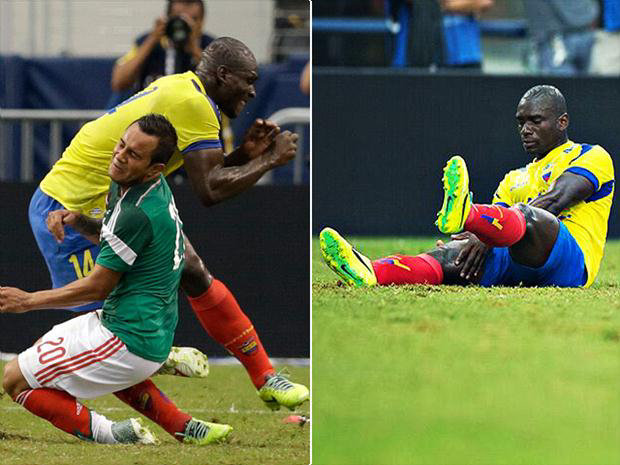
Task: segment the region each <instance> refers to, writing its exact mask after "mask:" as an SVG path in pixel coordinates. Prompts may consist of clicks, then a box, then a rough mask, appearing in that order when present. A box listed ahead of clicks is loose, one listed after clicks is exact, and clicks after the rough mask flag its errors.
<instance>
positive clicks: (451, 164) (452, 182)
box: [435, 155, 471, 234]
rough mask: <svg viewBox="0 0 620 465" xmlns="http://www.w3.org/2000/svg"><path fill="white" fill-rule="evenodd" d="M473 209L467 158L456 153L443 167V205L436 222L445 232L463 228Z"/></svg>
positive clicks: (449, 232) (453, 232)
mask: <svg viewBox="0 0 620 465" xmlns="http://www.w3.org/2000/svg"><path fill="white" fill-rule="evenodd" d="M470 210H471V193H470V192H469V174H468V173H467V165H466V164H465V160H463V159H462V158H461V157H460V156H458V155H455V156H453V157H452V158H450V160H448V163H446V166H445V167H444V169H443V205H442V207H441V210H439V212H438V213H437V221H436V222H435V224H436V225H437V227H438V228H439V230H440V231H441V232H442V233H444V234H456V233H459V232H461V231H462V230H463V228H464V227H465V221H466V220H467V216H468V215H469V211H470Z"/></svg>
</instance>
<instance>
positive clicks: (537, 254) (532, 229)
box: [510, 203, 560, 268]
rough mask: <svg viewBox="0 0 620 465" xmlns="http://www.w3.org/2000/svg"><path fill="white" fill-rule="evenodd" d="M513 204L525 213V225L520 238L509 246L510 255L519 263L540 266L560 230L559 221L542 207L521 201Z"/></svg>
mask: <svg viewBox="0 0 620 465" xmlns="http://www.w3.org/2000/svg"><path fill="white" fill-rule="evenodd" d="M515 206H516V207H517V208H518V209H519V210H521V211H522V212H523V215H525V221H526V224H527V226H526V229H525V235H524V236H523V237H522V238H521V240H520V241H519V242H517V243H516V244H514V245H512V246H510V256H511V257H512V259H513V260H514V261H515V262H517V263H519V264H521V265H525V266H529V267H532V268H538V267H541V266H543V265H544V264H545V263H546V262H547V259H548V258H549V255H550V254H551V250H553V246H554V245H555V240H556V239H557V237H558V233H559V231H560V221H559V220H558V219H557V218H556V217H555V216H553V215H552V214H551V213H549V212H548V211H546V210H543V209H542V208H536V207H532V206H529V205H525V204H521V203H520V204H517V205H515Z"/></svg>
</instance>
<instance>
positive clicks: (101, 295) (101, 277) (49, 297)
mask: <svg viewBox="0 0 620 465" xmlns="http://www.w3.org/2000/svg"><path fill="white" fill-rule="evenodd" d="M121 276H122V273H119V272H118V271H113V270H110V269H109V268H105V267H103V266H101V265H98V264H95V268H94V269H93V271H92V273H91V274H90V275H88V276H87V277H85V278H83V279H78V280H77V281H73V282H71V283H69V284H67V285H66V286H64V287H61V288H58V289H49V290H45V291H37V292H26V291H22V290H21V289H17V288H15V287H0V313H25V312H28V311H30V310H42V309H46V308H62V307H73V306H75V305H81V304H85V303H89V302H94V301H97V300H103V299H105V298H106V297H107V296H108V294H110V292H112V289H114V287H115V286H116V285H117V284H118V282H119V280H120V279H121Z"/></svg>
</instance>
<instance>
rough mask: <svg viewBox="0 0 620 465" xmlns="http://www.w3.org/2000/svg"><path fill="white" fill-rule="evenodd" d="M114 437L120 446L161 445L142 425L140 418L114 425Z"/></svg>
mask: <svg viewBox="0 0 620 465" xmlns="http://www.w3.org/2000/svg"><path fill="white" fill-rule="evenodd" d="M112 436H113V437H114V439H116V441H117V442H118V443H120V444H159V440H158V439H157V438H156V437H155V435H154V434H153V433H152V432H151V430H150V429H148V428H147V427H146V426H144V424H142V419H140V418H130V419H129V420H123V421H116V422H114V423H112Z"/></svg>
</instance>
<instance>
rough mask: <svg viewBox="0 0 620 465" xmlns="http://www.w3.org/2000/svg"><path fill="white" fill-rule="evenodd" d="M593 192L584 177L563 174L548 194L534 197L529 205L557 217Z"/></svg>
mask: <svg viewBox="0 0 620 465" xmlns="http://www.w3.org/2000/svg"><path fill="white" fill-rule="evenodd" d="M594 191H595V186H594V185H593V184H592V182H591V181H589V180H588V179H587V178H586V177H584V176H581V175H579V174H574V173H568V172H564V173H563V174H562V175H561V176H560V177H559V178H558V179H557V180H556V181H555V183H554V184H553V187H552V188H551V190H550V191H549V192H547V193H546V194H543V195H540V196H538V197H536V198H535V199H534V200H532V201H531V202H530V203H529V205H530V206H532V207H537V208H542V209H543V210H547V211H548V212H549V213H552V214H553V215H555V216H558V215H559V214H560V213H561V212H562V211H564V210H565V209H566V208H570V207H572V206H573V205H575V204H577V203H579V202H581V201H583V200H585V199H587V198H588V197H590V196H591V195H592V194H594Z"/></svg>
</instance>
